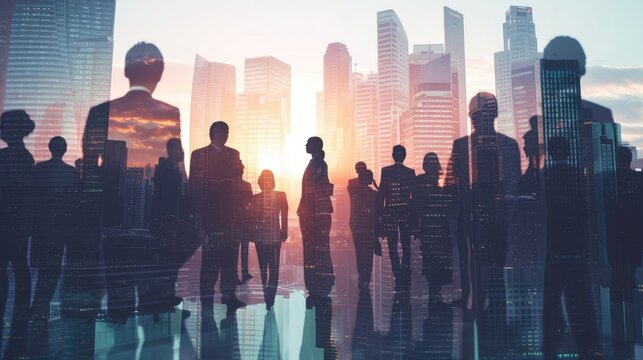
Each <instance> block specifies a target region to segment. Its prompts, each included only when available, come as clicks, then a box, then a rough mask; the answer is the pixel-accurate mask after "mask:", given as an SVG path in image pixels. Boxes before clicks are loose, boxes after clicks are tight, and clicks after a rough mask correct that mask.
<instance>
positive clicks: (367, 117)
mask: <svg viewBox="0 0 643 360" xmlns="http://www.w3.org/2000/svg"><path fill="white" fill-rule="evenodd" d="M353 77H354V82H353V83H354V85H353V87H354V89H353V92H354V95H353V96H354V106H355V110H354V114H355V157H356V159H357V160H358V161H364V162H365V163H366V165H367V166H368V167H369V169H373V173H374V174H376V173H378V172H379V171H377V170H379V165H378V162H377V161H378V158H379V157H378V151H379V136H378V109H379V107H378V87H377V83H378V81H377V74H372V73H371V74H368V75H366V77H364V76H363V75H362V74H358V73H355V74H353Z"/></svg>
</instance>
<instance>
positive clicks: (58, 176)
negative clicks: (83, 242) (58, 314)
mask: <svg viewBox="0 0 643 360" xmlns="http://www.w3.org/2000/svg"><path fill="white" fill-rule="evenodd" d="M49 151H50V152H51V159H49V160H47V161H43V162H39V163H38V164H36V175H35V179H34V195H35V197H36V199H37V200H38V203H39V204H40V205H39V206H37V207H36V208H34V232H33V236H32V240H31V261H32V266H36V267H37V268H38V280H37V281H36V288H35V293H34V299H33V303H32V305H31V309H32V319H33V320H32V330H31V339H32V340H31V351H33V352H32V356H35V357H38V356H46V355H47V354H48V353H49V352H48V346H47V345H48V325H49V313H50V304H51V300H52V299H53V297H54V291H55V290H56V286H57V285H58V279H59V278H60V274H61V270H62V260H63V254H64V251H65V248H66V247H67V248H68V243H69V242H70V241H72V239H73V238H74V237H75V236H77V235H78V234H77V233H76V225H77V224H78V205H79V196H78V195H79V190H80V175H79V174H78V171H76V169H75V168H74V167H73V166H71V165H68V164H65V162H64V161H63V156H64V155H65V152H67V142H66V141H65V139H64V138H62V137H60V136H55V137H53V138H52V139H51V140H50V141H49Z"/></svg>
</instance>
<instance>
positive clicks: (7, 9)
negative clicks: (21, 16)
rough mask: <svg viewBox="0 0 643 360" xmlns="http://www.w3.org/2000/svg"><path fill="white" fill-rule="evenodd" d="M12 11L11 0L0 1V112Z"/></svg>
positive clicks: (2, 102) (0, 109) (5, 78)
mask: <svg viewBox="0 0 643 360" xmlns="http://www.w3.org/2000/svg"><path fill="white" fill-rule="evenodd" d="M12 13H13V0H2V1H0V112H2V111H3V109H4V107H3V104H4V89H5V84H6V81H7V61H8V60H9V40H10V38H11V17H12Z"/></svg>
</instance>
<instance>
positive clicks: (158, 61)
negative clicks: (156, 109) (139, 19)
mask: <svg viewBox="0 0 643 360" xmlns="http://www.w3.org/2000/svg"><path fill="white" fill-rule="evenodd" d="M164 67H165V64H164V62H163V54H161V51H160V50H159V48H157V47H156V45H154V44H150V43H146V42H140V43H138V44H136V45H134V46H132V48H131V49H129V51H128V52H127V54H126V55H125V77H126V78H128V79H129V83H130V86H134V85H139V86H145V87H146V88H147V89H148V90H150V91H154V89H156V85H157V84H158V82H159V81H161V75H163V69H164Z"/></svg>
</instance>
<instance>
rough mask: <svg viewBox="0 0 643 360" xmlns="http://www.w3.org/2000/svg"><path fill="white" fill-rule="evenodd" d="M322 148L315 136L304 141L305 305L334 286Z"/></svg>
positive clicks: (301, 205) (301, 220)
mask: <svg viewBox="0 0 643 360" xmlns="http://www.w3.org/2000/svg"><path fill="white" fill-rule="evenodd" d="M323 147H324V142H323V141H322V139H321V138H319V137H316V136H314V137H311V138H309V139H308V141H307V142H306V153H308V154H310V155H311V156H312V159H311V160H310V162H309V163H308V166H307V167H306V170H305V171H304V176H303V179H302V182H301V200H300V201H299V207H298V208H297V215H299V225H300V227H301V235H302V238H303V243H304V282H305V283H306V289H307V290H308V293H309V298H308V299H307V301H308V305H312V304H313V303H314V301H315V300H314V299H316V298H324V297H326V296H328V294H330V291H331V289H332V287H333V285H334V284H335V273H334V271H333V262H332V259H331V257H330V238H329V235H330V226H331V221H332V217H331V216H332V215H331V214H332V213H333V204H332V202H331V200H330V197H331V195H332V194H333V184H331V183H330V181H329V180H328V165H326V162H325V161H324V151H323V150H322V149H323ZM311 299H312V300H311Z"/></svg>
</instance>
